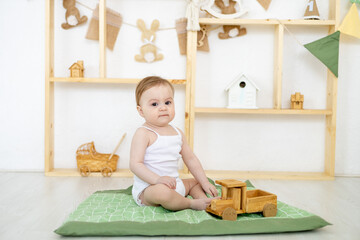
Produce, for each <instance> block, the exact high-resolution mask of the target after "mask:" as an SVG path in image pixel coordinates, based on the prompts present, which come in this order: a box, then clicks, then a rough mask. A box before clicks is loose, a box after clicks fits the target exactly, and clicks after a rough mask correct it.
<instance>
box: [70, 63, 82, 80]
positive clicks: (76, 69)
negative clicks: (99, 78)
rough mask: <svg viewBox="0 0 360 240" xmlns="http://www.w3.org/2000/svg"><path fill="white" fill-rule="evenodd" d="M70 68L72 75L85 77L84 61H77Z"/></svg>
mask: <svg viewBox="0 0 360 240" xmlns="http://www.w3.org/2000/svg"><path fill="white" fill-rule="evenodd" d="M69 69H70V77H84V61H77V62H76V63H74V64H73V65H71V67H69Z"/></svg>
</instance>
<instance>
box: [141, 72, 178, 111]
mask: <svg viewBox="0 0 360 240" xmlns="http://www.w3.org/2000/svg"><path fill="white" fill-rule="evenodd" d="M158 85H167V86H169V87H170V88H171V90H172V92H173V93H174V92H175V91H174V87H173V85H172V84H171V83H170V82H169V81H168V80H166V79H163V78H161V77H158V76H149V77H146V78H144V79H143V80H141V81H140V82H139V83H138V85H137V86H136V90H135V98H136V105H137V106H140V98H141V96H142V95H143V93H144V92H145V91H146V90H148V89H149V88H152V87H154V86H158Z"/></svg>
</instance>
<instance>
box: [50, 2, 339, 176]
mask: <svg viewBox="0 0 360 240" xmlns="http://www.w3.org/2000/svg"><path fill="white" fill-rule="evenodd" d="M339 1H340V0H329V5H330V7H329V20H318V21H317V20H300V19H299V20H293V19H286V20H283V19H282V20H278V19H215V18H200V19H199V21H200V23H201V24H209V25H259V26H266V25H273V26H274V27H275V31H274V35H275V46H274V52H275V57H274V107H273V109H255V110H253V109H226V108H200V107H195V80H196V46H197V33H196V32H193V31H188V36H187V56H186V62H187V63H186V79H185V80H183V79H172V80H171V82H172V83H174V84H181V85H185V99H186V103H185V131H184V132H185V134H186V137H187V140H188V142H189V144H190V146H192V147H193V145H194V121H195V115H196V114H278V115H293V114H300V115H324V116H325V118H326V143H325V166H324V172H315V173H312V172H281V171H277V172H263V171H262V172H259V171H212V170H208V171H205V172H206V174H207V176H209V177H212V178H242V179H245V178H250V179H251V178H266V179H306V180H329V179H333V178H334V168H335V134H336V96H337V78H335V77H334V76H333V75H332V74H331V73H330V72H329V71H328V77H327V106H326V109H324V110H316V109H312V110H310V109H309V110H290V109H282V107H281V86H282V60H283V57H282V56H283V42H284V26H287V25H292V26H315V27H316V26H323V27H324V26H325V27H328V28H329V34H330V33H333V32H334V31H335V29H337V27H338V25H339V12H340V9H339V6H340V3H339ZM105 9H106V0H100V1H99V52H100V55H99V56H100V57H99V61H100V62H99V73H100V74H99V77H98V78H69V77H54V0H46V6H45V15H46V30H45V175H46V176H80V174H79V172H78V171H77V169H55V168H54V89H55V84H54V83H55V82H65V83H72V82H76V83H101V84H102V83H104V84H106V83H110V84H112V83H116V84H136V83H138V81H139V80H140V79H131V78H128V79H122V78H107V77H106V45H105V43H106V34H105V33H106V24H105V18H106V11H105ZM180 175H181V177H189V176H190V175H189V173H188V171H187V169H184V171H181V174H180ZM91 176H101V173H92V174H91ZM112 176H114V177H131V176H133V175H132V173H131V172H130V170H129V169H118V170H117V171H116V172H114V173H113V175H112Z"/></svg>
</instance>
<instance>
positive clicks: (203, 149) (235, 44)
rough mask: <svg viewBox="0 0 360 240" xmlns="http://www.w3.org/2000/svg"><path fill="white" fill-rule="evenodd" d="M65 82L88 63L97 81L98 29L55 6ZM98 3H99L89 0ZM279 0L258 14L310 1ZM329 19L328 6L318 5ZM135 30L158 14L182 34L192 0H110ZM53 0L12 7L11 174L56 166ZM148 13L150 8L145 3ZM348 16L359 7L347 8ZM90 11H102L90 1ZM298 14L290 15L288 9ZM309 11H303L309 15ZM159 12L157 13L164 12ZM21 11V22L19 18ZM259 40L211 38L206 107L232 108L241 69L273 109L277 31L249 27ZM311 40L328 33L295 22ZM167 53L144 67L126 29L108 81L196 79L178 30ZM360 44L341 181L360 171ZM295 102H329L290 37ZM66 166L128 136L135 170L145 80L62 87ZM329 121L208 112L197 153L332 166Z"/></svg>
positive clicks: (58, 130)
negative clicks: (47, 113) (85, 147)
mask: <svg viewBox="0 0 360 240" xmlns="http://www.w3.org/2000/svg"><path fill="white" fill-rule="evenodd" d="M55 2H56V3H55V12H56V16H55V76H57V77H63V76H68V75H69V72H68V67H69V66H70V65H71V64H72V63H73V62H75V61H76V60H84V63H85V69H86V70H85V76H86V77H97V76H98V74H99V71H98V66H99V64H98V62H99V61H98V56H99V49H98V42H96V41H91V40H87V39H85V34H86V32H87V28H88V23H87V24H85V25H84V26H80V27H77V28H74V29H71V30H66V31H65V30H63V29H62V28H61V27H60V25H61V23H62V22H64V18H65V17H64V15H65V9H63V7H62V1H55ZM82 2H84V3H88V5H89V6H91V7H93V6H94V3H95V1H94V0H83V1H82ZM244 2H245V1H244ZM289 2H290V1H285V0H273V1H272V3H271V5H270V8H269V10H268V11H267V12H266V11H264V10H263V9H262V8H261V7H260V5H259V4H258V3H257V2H256V1H246V4H247V5H246V6H247V7H248V8H249V9H250V12H249V14H248V15H247V17H248V18H279V19H287V18H301V16H302V14H303V10H304V6H303V1H301V0H296V1H291V4H290V3H289ZM317 2H318V7H319V11H320V15H321V16H322V17H323V18H326V17H327V12H328V9H327V0H318V1H317ZM107 4H108V7H110V8H112V9H114V10H116V11H118V12H120V13H121V14H122V16H123V19H124V21H125V22H126V23H131V24H135V22H136V20H137V19H138V18H142V19H144V20H145V22H146V23H147V25H148V26H149V25H150V22H151V21H152V20H153V19H155V18H157V19H159V20H160V27H161V28H167V27H174V25H175V20H176V19H178V18H180V17H183V16H184V14H185V1H183V0H171V1H165V0H157V1H146V0H142V1H141V0H133V1H130V0H122V1H116V0H108V1H107ZM44 6H45V4H44V1H41V0H28V1H24V0H22V1H20V0H19V1H6V2H5V1H0V34H1V37H0V42H1V46H2V47H1V48H0V56H1V58H0V63H1V65H0V66H2V67H1V70H2V71H1V75H0V76H1V77H0V84H1V85H0V112H1V118H0V119H1V124H0V156H1V160H0V169H2V170H43V168H44V75H45V74H44V61H45V59H44V39H45V34H44V30H45V14H44V12H45V10H44ZM139 6H141V7H139ZM341 7H342V8H341V18H343V17H344V16H345V14H346V13H347V10H348V9H349V7H350V4H349V3H348V1H345V0H343V1H341ZM78 8H79V10H80V12H81V14H84V15H87V16H88V18H89V19H90V18H91V16H92V13H91V11H90V10H88V9H87V8H84V7H82V6H80V5H78ZM284 9H286V11H285V10H284ZM299 9H300V10H299ZM155 12H156V13H155ZM14 15H16V17H14ZM246 28H247V32H248V33H247V35H245V36H243V37H240V38H235V39H229V40H219V39H218V37H217V34H218V32H220V31H221V29H218V30H215V31H213V32H211V33H210V36H209V43H210V53H204V52H198V59H197V66H198V68H197V82H196V92H197V94H196V106H204V107H206V106H208V107H225V106H226V95H225V92H224V91H223V89H224V88H225V87H226V85H227V84H228V82H229V81H231V80H232V78H233V77H234V76H236V75H237V74H238V73H239V72H244V73H246V74H247V75H248V76H249V77H251V78H252V79H253V80H254V81H255V82H256V84H257V85H258V86H259V88H260V89H261V91H260V92H259V95H258V106H259V107H261V108H271V107H272V96H273V95H272V94H273V93H272V89H273V85H272V82H273V80H272V76H273V65H272V61H273V43H274V38H273V27H272V26H264V27H260V26H247V27H246ZM289 29H290V31H291V32H292V33H293V34H294V35H295V36H296V38H297V39H298V40H299V41H300V42H302V43H304V44H305V43H308V42H311V41H314V40H317V39H319V38H321V37H324V36H326V34H327V30H326V28H325V27H311V28H302V27H291V28H289ZM156 44H157V46H158V47H159V48H160V49H161V51H162V53H163V54H164V56H165V58H164V60H163V61H161V62H157V63H153V64H144V63H137V62H135V61H134V60H133V58H134V55H136V54H138V53H139V46H140V45H141V41H140V32H139V31H138V30H137V29H136V28H134V27H131V26H129V25H126V24H123V25H122V27H121V30H120V33H119V35H118V39H117V42H116V44H115V48H114V50H113V51H110V50H109V51H108V52H107V63H108V67H107V71H108V77H120V78H121V77H128V78H142V77H145V76H147V75H150V74H156V75H160V76H162V77H165V78H174V79H176V78H178V79H182V78H185V66H186V62H185V57H184V56H181V55H180V54H179V50H178V40H177V34H176V31H175V30H167V31H160V32H157V40H156ZM359 59H360V40H359V39H355V38H352V37H349V36H346V35H344V34H342V35H341V42H340V56H339V88H338V90H339V91H338V112H337V113H338V114H337V144H336V174H337V175H360V163H359V161H358V159H359V156H360V150H359V148H358V147H357V146H359V144H360V138H359V136H360V131H359V126H358V124H357V123H358V122H359V120H360V111H359V109H360V108H359V102H360V97H359V94H357V92H358V89H359V88H360V86H359V85H360V83H359V80H360V79H359V75H360V69H359V68H358V67H356V66H357V65H358V62H359ZM283 70H284V71H283V83H284V84H283V100H282V105H283V107H289V102H288V98H289V97H290V94H291V93H293V92H295V91H301V92H302V93H303V94H304V95H305V103H304V107H305V108H315V109H322V108H324V107H325V105H326V101H325V98H326V91H325V89H326V68H325V67H324V66H323V64H321V63H320V62H319V61H318V60H317V59H316V58H314V57H313V56H312V55H311V54H310V53H309V52H308V51H307V50H306V49H305V48H303V47H301V46H299V45H298V43H297V42H296V41H295V40H294V39H293V38H292V37H291V36H290V35H289V34H288V33H286V34H285V44H284V69H283ZM55 87H56V91H55V167H57V168H75V167H76V162H75V151H76V148H77V147H78V146H79V145H81V144H82V143H85V142H88V141H95V146H96V148H97V150H98V151H99V152H111V151H112V149H113V148H114V146H115V145H116V143H117V141H118V140H119V138H120V137H121V135H122V134H123V133H124V132H127V134H128V136H127V138H126V139H125V141H124V142H123V144H122V146H121V147H120V149H119V151H118V152H117V153H118V154H119V155H120V162H119V167H120V168H127V166H128V161H129V149H130V142H131V136H132V134H133V132H134V131H135V129H136V128H137V127H138V126H139V125H140V124H141V123H142V119H141V118H140V117H139V116H138V114H137V112H136V110H135V103H134V101H135V100H134V93H133V92H134V85H116V84H76V83H56V84H55ZM176 108H177V109H176V111H177V115H176V119H175V120H174V124H175V125H178V126H179V127H180V128H183V126H184V120H183V116H184V87H183V86H177V87H176ZM324 132H325V121H324V117H323V116H272V115H261V116H259V115H235V116H233V115H205V114H204V115H197V118H196V122H195V146H194V148H195V153H196V154H197V155H198V156H199V158H200V160H201V161H202V163H203V165H204V168H205V169H232V170H258V171H261V170H275V171H323V163H324V135H325V134H324Z"/></svg>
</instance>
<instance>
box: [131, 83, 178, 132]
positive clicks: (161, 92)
mask: <svg viewBox="0 0 360 240" xmlns="http://www.w3.org/2000/svg"><path fill="white" fill-rule="evenodd" d="M139 103H140V106H138V107H137V109H138V111H139V114H140V115H141V116H142V117H143V118H144V119H145V121H146V122H147V123H148V124H150V125H153V126H156V127H163V126H167V124H168V123H169V122H171V121H172V120H173V119H174V117H175V104H174V93H173V91H172V90H171V88H170V87H169V86H167V85H157V86H154V87H151V88H149V89H147V90H146V91H145V92H144V93H143V94H142V96H141V98H140V102H139Z"/></svg>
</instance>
